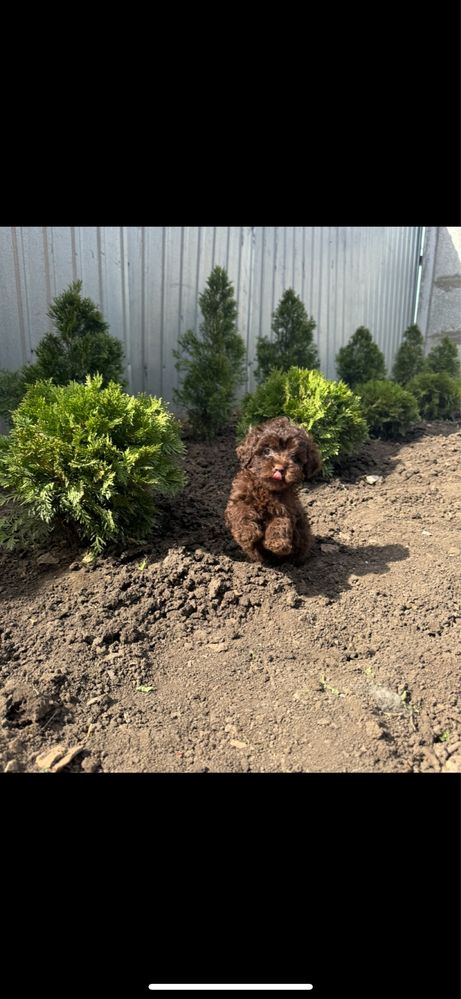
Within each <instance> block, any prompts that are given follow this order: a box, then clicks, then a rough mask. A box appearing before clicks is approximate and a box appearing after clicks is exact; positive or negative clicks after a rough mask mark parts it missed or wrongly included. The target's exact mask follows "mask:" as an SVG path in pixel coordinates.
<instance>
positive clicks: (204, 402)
mask: <svg viewBox="0 0 461 999" xmlns="http://www.w3.org/2000/svg"><path fill="white" fill-rule="evenodd" d="M199 304H200V309H201V312H202V317H203V322H202V323H201V326H200V336H197V334H196V333H194V332H193V331H192V330H187V332H186V333H184V334H183V335H182V336H180V337H179V340H178V347H179V349H178V350H175V351H173V355H174V357H175V358H176V359H177V363H176V368H177V370H178V371H179V372H181V373H183V374H184V377H183V380H182V384H181V387H180V388H179V389H176V390H175V392H174V398H175V400H176V402H178V403H180V405H182V406H184V407H185V409H186V410H187V414H188V417H189V420H190V423H191V426H192V430H193V432H194V433H195V434H196V435H197V436H199V437H206V438H208V439H211V438H212V437H214V436H215V435H216V433H217V432H218V431H219V430H220V429H221V428H222V427H224V426H225V425H226V423H227V422H228V421H229V418H230V416H231V413H232V408H233V405H234V400H235V394H236V391H237V388H238V386H239V385H240V384H241V383H242V382H243V380H244V357H245V345H244V342H243V340H242V338H241V336H239V334H238V333H237V327H236V319H237V304H236V302H235V299H234V289H233V286H232V284H231V283H230V281H229V278H228V276H227V273H226V271H225V270H224V269H223V268H222V267H215V268H214V270H213V271H212V272H211V274H210V276H209V278H208V281H207V286H206V288H205V290H204V291H203V292H202V293H201V295H200V296H199Z"/></svg>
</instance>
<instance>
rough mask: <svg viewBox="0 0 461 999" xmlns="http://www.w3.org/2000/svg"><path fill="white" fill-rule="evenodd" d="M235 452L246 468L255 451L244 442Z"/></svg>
mask: <svg viewBox="0 0 461 999" xmlns="http://www.w3.org/2000/svg"><path fill="white" fill-rule="evenodd" d="M235 450H236V454H237V458H238V460H239V462H240V464H241V466H242V468H246V466H247V465H249V464H250V461H251V455H252V453H253V449H252V448H251V447H249V446H248V444H247V442H246V441H244V442H243V444H239V446H238V447H237V448H236V449H235Z"/></svg>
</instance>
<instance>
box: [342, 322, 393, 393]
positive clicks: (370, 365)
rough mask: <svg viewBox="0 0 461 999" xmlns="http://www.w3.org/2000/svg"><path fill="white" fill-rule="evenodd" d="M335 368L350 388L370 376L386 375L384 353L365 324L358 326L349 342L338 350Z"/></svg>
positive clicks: (383, 376) (381, 376)
mask: <svg viewBox="0 0 461 999" xmlns="http://www.w3.org/2000/svg"><path fill="white" fill-rule="evenodd" d="M336 370H337V372H338V375H339V377H340V378H342V380H343V381H344V382H346V385H349V386H350V388H354V387H355V386H356V385H358V384H359V383H360V382H364V381H367V380H369V379H371V378H385V377H386V368H385V364H384V354H383V353H382V352H381V351H380V349H379V347H378V345H377V344H376V343H374V341H373V337H372V335H371V333H370V330H367V329H366V327H365V326H359V328H358V329H357V330H356V331H355V333H354V334H353V336H351V338H350V340H349V343H348V344H346V346H345V347H341V349H340V350H339V351H338V353H337V355H336Z"/></svg>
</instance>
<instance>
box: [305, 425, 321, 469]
mask: <svg viewBox="0 0 461 999" xmlns="http://www.w3.org/2000/svg"><path fill="white" fill-rule="evenodd" d="M306 450H307V456H306V460H305V462H304V465H303V471H304V478H305V479H311V478H312V477H313V476H314V475H316V474H317V472H320V469H321V467H322V456H321V454H320V451H319V449H318V447H317V445H316V443H315V441H314V440H313V438H312V437H311V435H310V434H307V441H306Z"/></svg>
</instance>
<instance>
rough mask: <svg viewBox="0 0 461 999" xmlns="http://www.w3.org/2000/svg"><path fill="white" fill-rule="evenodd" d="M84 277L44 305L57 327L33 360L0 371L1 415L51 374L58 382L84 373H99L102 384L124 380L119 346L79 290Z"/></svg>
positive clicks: (82, 377)
mask: <svg viewBox="0 0 461 999" xmlns="http://www.w3.org/2000/svg"><path fill="white" fill-rule="evenodd" d="M81 289H82V282H81V281H73V282H72V284H70V285H69V287H68V288H66V290H65V291H63V292H62V294H61V295H58V296H57V297H56V298H55V299H54V301H53V302H52V304H51V305H50V308H49V310H48V316H49V318H50V319H51V320H52V321H53V324H54V326H55V328H56V332H55V333H47V334H46V335H45V336H44V337H42V339H41V340H40V343H39V344H38V346H37V348H36V351H35V353H36V356H37V360H36V362H35V364H26V365H25V366H24V367H23V368H21V370H20V371H16V372H9V371H8V372H0V416H8V415H9V414H10V413H11V412H12V410H14V409H15V408H16V406H18V405H19V402H20V400H21V399H22V397H23V395H24V393H25V392H26V390H27V387H28V386H29V385H33V384H34V382H37V381H41V380H43V379H49V378H51V379H52V380H53V382H55V384H56V385H66V384H67V382H70V381H76V382H84V381H85V378H86V376H87V375H95V374H98V373H99V374H100V375H102V379H103V385H108V384H109V382H111V381H115V382H119V383H120V384H122V385H124V384H125V382H124V381H123V378H122V373H123V347H122V344H121V343H120V341H119V340H117V339H116V338H115V337H113V336H110V335H109V333H108V329H109V327H108V325H107V323H106V322H105V320H104V319H103V317H102V314H101V312H100V310H99V309H98V307H97V306H96V305H95V304H94V302H92V301H91V299H90V298H82V296H81Z"/></svg>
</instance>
